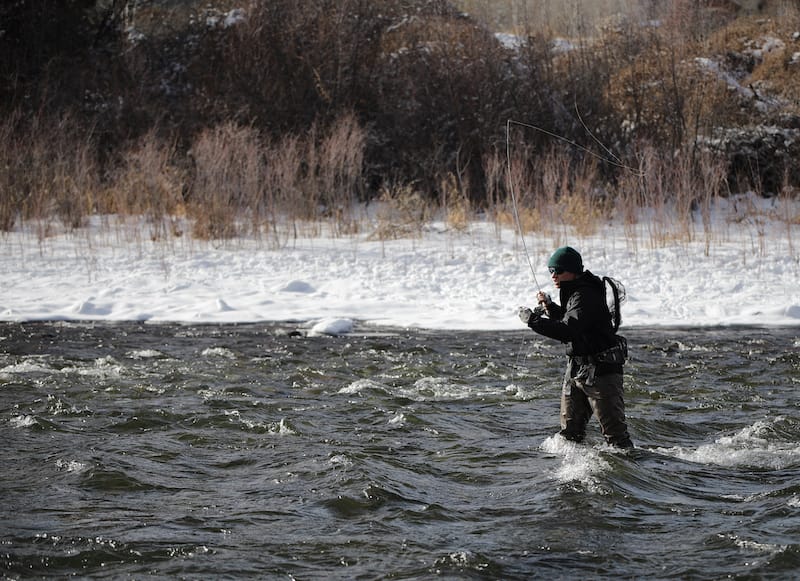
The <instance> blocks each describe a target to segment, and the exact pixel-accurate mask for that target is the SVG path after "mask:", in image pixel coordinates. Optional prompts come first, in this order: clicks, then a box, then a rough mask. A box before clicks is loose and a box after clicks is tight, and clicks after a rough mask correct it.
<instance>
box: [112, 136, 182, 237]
mask: <svg viewBox="0 0 800 581" xmlns="http://www.w3.org/2000/svg"><path fill="white" fill-rule="evenodd" d="M176 155H177V151H176V146H175V144H174V143H164V142H162V141H161V140H160V139H159V138H158V137H157V135H156V132H155V131H154V130H153V131H150V132H149V133H148V134H147V135H145V136H144V137H142V138H141V139H140V140H139V141H138V143H137V144H136V145H135V146H133V147H131V149H130V150H129V151H128V152H127V154H126V155H125V156H124V158H123V163H122V165H121V166H120V167H119V168H118V170H117V172H116V175H115V176H114V180H113V184H112V185H111V186H110V188H109V189H110V194H109V198H110V199H109V200H108V202H107V207H108V209H109V210H110V211H113V212H115V213H118V214H121V215H129V216H145V217H147V220H148V223H149V225H150V229H151V233H150V235H151V238H152V239H153V240H156V239H161V238H163V237H165V236H166V235H168V234H171V235H173V236H178V235H180V234H181V231H180V229H179V227H178V226H177V222H176V220H175V218H177V217H179V216H182V215H183V214H184V213H185V208H184V204H183V195H182V190H183V187H184V184H185V181H186V176H185V175H184V172H183V171H181V170H180V169H179V168H178V167H177V165H176V163H175V161H176V159H175V158H176ZM165 219H166V223H165Z"/></svg>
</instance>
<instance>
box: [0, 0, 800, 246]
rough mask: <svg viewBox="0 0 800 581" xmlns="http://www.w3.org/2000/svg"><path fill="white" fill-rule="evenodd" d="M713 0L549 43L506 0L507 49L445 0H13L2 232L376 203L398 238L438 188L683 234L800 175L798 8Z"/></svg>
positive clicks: (237, 225) (442, 195)
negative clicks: (756, 10) (563, 45)
mask: <svg viewBox="0 0 800 581" xmlns="http://www.w3.org/2000/svg"><path fill="white" fill-rule="evenodd" d="M569 4H570V6H572V5H573V3H569ZM578 4H579V3H576V4H575V6H578ZM622 4H625V5H626V6H632V5H634V4H635V2H634V1H633V0H627V2H622ZM717 4H719V3H714V2H697V1H688V0H678V1H675V2H669V3H664V4H663V6H661V5H660V4H658V3H649V4H648V5H649V6H650V7H651V8H650V11H651V12H649V13H647V14H645V16H647V17H648V18H647V20H642V14H639V13H636V14H633V13H631V14H628V16H627V17H620V18H615V19H607V18H606V19H603V20H602V21H594V20H591V19H590V18H589V14H588V12H586V13H584V12H581V13H580V14H578V15H577V16H578V17H579V18H578V20H577V21H576V22H578V23H579V24H580V26H578V27H577V29H576V30H572V31H570V32H571V34H572V36H571V37H570V38H569V39H568V41H569V42H570V43H571V47H570V48H569V49H568V50H556V49H555V44H554V40H555V37H556V33H555V32H554V29H548V27H547V26H542V21H541V18H539V19H538V20H534V18H533V15H532V14H531V13H527V14H526V12H525V10H524V7H522V8H521V7H520V5H515V6H510V5H509V6H505V5H503V6H501V5H499V4H498V13H497V14H498V15H499V14H500V12H499V10H500V9H501V8H505V9H506V11H505V12H503V13H502V14H503V16H504V17H506V16H509V17H510V16H512V15H513V17H514V19H515V21H514V27H513V30H514V31H515V32H516V33H517V37H516V38H517V41H518V42H519V45H518V46H517V47H515V48H510V47H507V46H504V45H503V44H502V43H501V42H499V41H498V39H497V38H496V37H495V35H494V34H493V31H492V30H491V29H490V28H489V27H488V26H487V25H486V23H485V21H481V20H478V19H476V18H474V17H472V16H469V15H466V14H463V13H461V12H460V11H459V10H458V9H457V8H456V5H455V3H451V2H448V1H446V0H435V1H424V0H403V1H401V2H395V1H389V0H377V1H370V2H365V1H363V0H344V1H342V2H336V3H330V2H326V1H324V0H313V1H309V2H303V3H300V4H298V3H296V2H293V1H290V0H270V1H266V2H259V3H254V4H252V5H250V6H248V7H247V8H246V9H244V10H234V8H236V3H234V2H224V1H218V2H216V3H215V6H214V7H213V8H210V7H208V6H207V5H206V4H205V3H199V2H197V3H192V2H181V3H177V4H176V3H171V2H167V1H166V0H162V1H151V2H140V3H107V2H96V1H93V0H81V1H76V2H67V3H62V2H57V1H56V0H48V1H44V2H38V1H37V2H34V1H33V0H20V1H18V2H14V3H11V4H9V5H8V6H5V7H3V8H0V17H2V19H0V22H3V23H4V25H3V26H5V29H4V30H3V33H2V34H0V51H2V52H3V54H5V55H8V56H9V57H10V58H6V59H4V60H3V62H2V63H0V78H2V84H1V85H0V111H2V113H3V120H2V121H1V122H0V230H5V231H7V230H10V229H12V228H14V227H15V225H16V224H18V223H20V221H24V220H31V219H41V220H42V221H43V222H44V223H47V222H48V221H49V220H52V219H58V220H59V221H60V222H61V223H63V224H64V225H66V226H67V227H70V228H80V227H81V226H82V225H83V224H84V223H85V221H86V218H87V217H88V216H90V215H92V214H103V213H116V214H120V215H136V216H145V217H146V218H147V223H148V224H150V229H151V231H150V236H151V237H152V238H164V237H167V236H177V235H180V234H181V233H182V232H183V229H182V228H181V227H180V226H178V224H177V220H178V219H179V218H188V219H189V220H190V221H191V233H192V235H193V236H195V237H199V238H204V239H217V238H223V239H224V238H231V237H237V236H242V235H247V236H256V237H265V238H266V239H268V240H269V241H270V242H271V243H273V244H275V245H282V244H284V243H285V242H286V240H287V239H288V238H287V237H288V236H291V235H297V232H298V231H299V225H301V224H303V223H309V222H313V221H319V220H325V221H328V223H330V224H331V225H332V228H333V231H334V232H335V233H336V234H339V235H346V234H350V233H353V232H356V231H358V230H359V229H361V228H363V227H364V226H363V223H362V220H361V217H360V216H359V214H358V212H357V210H356V204H357V203H358V202H368V201H376V202H378V201H382V203H383V205H382V208H383V209H382V210H381V211H380V212H379V214H378V216H377V223H376V224H375V225H374V228H375V235H376V236H378V237H380V238H389V237H393V236H397V235H408V233H410V232H413V231H414V229H415V228H416V226H413V223H414V221H419V220H425V219H430V218H431V217H432V216H434V215H436V211H435V210H436V209H438V211H441V212H443V216H444V221H445V222H446V223H447V224H448V225H449V226H450V227H451V228H454V229H463V228H465V227H466V224H467V223H468V221H469V217H470V216H471V215H473V214H474V212H476V211H485V212H487V213H488V215H490V216H492V217H493V218H494V219H495V220H496V221H497V223H498V224H499V223H504V222H509V221H510V220H511V219H512V218H514V220H516V218H515V217H514V216H513V214H514V212H513V211H512V210H514V208H512V204H511V202H512V200H511V198H510V196H509V194H510V193H512V190H513V191H514V192H516V201H517V202H518V203H517V208H516V210H517V211H518V215H519V219H520V222H521V223H522V226H523V228H525V229H536V230H541V229H547V228H555V229H558V228H559V227H560V226H568V227H570V228H573V229H574V230H575V231H577V232H580V233H584V234H588V233H591V232H592V231H594V230H596V229H597V228H598V227H599V225H601V224H602V222H603V221H604V220H607V219H609V218H610V217H613V216H614V215H615V214H616V215H621V216H623V217H624V219H625V221H626V222H633V221H634V220H635V216H636V214H637V212H636V209H637V208H642V207H649V208H652V209H653V210H654V213H655V215H656V216H658V215H659V212H661V211H662V209H665V208H669V209H670V211H672V212H675V213H677V216H678V217H679V218H680V219H682V220H684V221H685V224H686V227H685V231H684V232H683V233H682V235H683V236H685V237H691V236H693V231H692V225H691V224H692V217H696V216H700V217H701V218H702V219H703V220H705V215H704V214H703V212H705V211H706V210H707V208H708V204H709V199H711V198H713V197H715V196H720V195H727V194H728V193H730V192H736V191H744V190H748V189H750V190H754V191H757V192H759V193H762V194H763V195H778V194H780V195H782V196H784V197H786V196H790V197H791V196H796V192H797V191H798V188H800V167H798V165H797V163H796V159H798V158H799V157H800V57H798V56H797V55H798V53H800V38H799V37H798V36H800V32H798V31H800V9H799V8H797V7H796V6H794V5H792V4H791V3H786V4H779V5H775V4H773V7H774V6H777V8H773V12H772V13H770V14H766V15H764V14H762V15H749V14H743V13H736V12H735V11H734V10H732V9H731V7H730V6H728V7H727V8H725V9H724V10H722V9H720V8H719V7H718V6H717ZM659 6H660V7H659ZM793 6H794V7H793ZM775 10H778V11H779V12H775ZM537 14H538V13H537ZM534 23H535V24H536V26H534V25H533V24H534ZM509 119H513V120H519V121H522V122H524V124H518V125H514V126H512V127H511V131H509V132H508V133H507V132H506V128H507V127H508V125H507V122H508V120H509ZM665 220H666V218H665ZM654 228H658V221H656V224H655V226H654ZM670 232H671V233H670V234H669V235H670V236H671V235H674V229H670ZM661 236H662V235H661V234H660V233H658V232H655V233H654V237H655V238H659V237H661ZM663 236H667V234H664V235H663Z"/></svg>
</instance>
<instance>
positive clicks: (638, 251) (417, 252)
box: [0, 201, 800, 333]
mask: <svg viewBox="0 0 800 581" xmlns="http://www.w3.org/2000/svg"><path fill="white" fill-rule="evenodd" d="M764 204H767V205H769V204H772V209H771V210H769V212H772V213H773V214H775V213H776V212H775V202H768V201H767V202H764ZM767 210H768V208H767ZM767 210H765V211H764V212H763V213H757V214H754V215H748V216H745V217H739V218H738V219H736V220H733V219H732V217H733V213H732V212H733V209H732V206H730V205H727V206H726V207H723V208H722V209H720V210H719V217H718V218H717V225H716V226H715V227H714V232H713V233H712V234H710V235H708V236H707V235H706V234H705V233H704V231H703V229H702V226H697V227H696V229H695V234H694V236H695V240H694V241H692V242H686V241H676V242H669V241H666V242H663V241H662V243H659V244H658V245H656V244H654V243H653V241H654V239H655V238H654V236H653V234H652V230H653V225H652V223H650V225H648V223H647V222H643V223H641V224H639V225H638V226H637V227H636V231H637V233H635V234H634V233H632V232H631V229H630V228H628V229H626V228H625V227H623V226H622V225H609V226H607V227H603V228H602V229H601V231H599V232H597V233H596V234H594V235H592V236H570V235H569V234H567V233H565V232H562V233H561V234H559V235H554V234H552V233H551V234H549V235H547V236H542V235H528V236H526V238H525V245H524V246H523V245H522V243H521V239H520V237H519V235H518V234H517V233H516V232H515V231H514V230H513V229H503V230H499V231H498V230H497V229H496V227H495V226H494V224H488V223H479V222H476V223H473V224H471V225H470V227H469V228H468V229H467V230H466V231H453V230H448V229H447V227H446V226H445V225H444V224H443V223H433V224H431V225H430V226H429V227H428V228H427V229H426V231H425V232H424V233H423V234H422V236H421V237H419V238H405V239H400V240H391V241H379V240H371V239H370V237H369V236H368V234H369V232H368V231H366V230H367V229H365V232H364V233H363V234H360V235H357V236H352V237H340V238H336V237H325V236H318V237H313V238H303V237H301V238H298V239H296V240H290V241H289V243H288V245H286V246H285V247H283V248H280V249H272V248H270V245H269V244H268V243H267V242H265V241H263V240H262V241H256V240H237V241H234V242H228V243H219V242H203V241H197V240H191V239H190V238H189V237H188V236H183V237H181V238H173V239H170V240H168V241H160V242H159V241H156V242H153V241H151V240H149V238H147V235H146V231H147V230H146V228H147V227H146V226H141V225H137V226H135V227H134V229H133V230H126V227H124V226H120V225H113V226H108V225H107V222H106V221H104V220H100V219H96V220H95V222H94V223H93V225H91V226H90V227H88V228H86V229H84V230H79V231H77V232H73V233H61V234H56V235H51V236H47V237H42V236H40V235H37V233H36V231H35V230H33V229H32V227H28V228H23V229H21V230H19V231H16V232H12V233H10V234H5V235H3V236H2V238H0V244H2V246H3V252H2V255H0V264H2V270H3V273H4V275H3V283H2V289H0V319H2V320H5V321H29V320H43V319H50V320H107V321H122V320H136V321H154V322H155V321H173V322H191V323H207V322H208V323H232V322H259V321H295V322H296V323H297V326H298V328H302V329H306V330H308V331H309V332H321V333H346V332H349V331H351V330H352V329H353V328H354V327H356V326H361V327H363V326H368V325H381V326H383V325H387V326H395V327H416V328H427V329H453V330H456V329H462V330H463V329H474V330H514V329H520V328H522V326H521V323H520V322H519V320H518V319H517V315H516V310H517V307H518V306H520V305H525V304H527V305H531V304H532V303H533V296H534V294H535V292H536V290H537V288H538V285H541V288H542V289H543V290H545V291H546V292H551V293H552V294H553V295H554V296H557V294H556V293H555V292H554V289H553V287H552V284H551V282H550V278H549V275H548V273H547V269H546V264H547V258H548V256H549V254H550V253H551V252H552V251H553V250H554V249H555V248H556V247H558V246H560V245H564V244H569V245H571V246H574V247H575V248H576V249H578V250H579V251H580V252H581V254H582V255H583V258H584V264H585V265H586V267H587V268H588V269H589V270H591V271H592V272H594V273H595V274H599V275H610V276H613V277H615V278H617V279H619V280H621V281H622V282H623V283H624V285H625V287H626V289H627V295H628V300H627V304H626V305H625V307H624V308H623V325H624V326H628V327H630V326H663V325H676V326H710V325H738V324H744V325H800V284H798V283H799V282H800V225H798V224H790V223H789V222H788V221H786V220H784V221H781V220H773V219H770V218H768V216H767V215H768V212H767ZM751 211H752V208H751ZM791 211H796V207H795V209H794V210H791ZM777 214H780V212H777ZM104 224H106V225H104ZM660 238H665V237H664V236H661V237H660ZM666 238H667V239H668V238H669V236H666ZM525 249H527V251H528V254H526V252H525ZM528 255H529V256H530V259H531V264H532V265H533V271H532V269H531V267H530V266H529V263H528V258H527V256H528ZM534 275H535V278H534Z"/></svg>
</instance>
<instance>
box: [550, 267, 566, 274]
mask: <svg viewBox="0 0 800 581" xmlns="http://www.w3.org/2000/svg"><path fill="white" fill-rule="evenodd" d="M547 270H549V271H550V274H564V269H563V268H558V267H557V266H548V267H547Z"/></svg>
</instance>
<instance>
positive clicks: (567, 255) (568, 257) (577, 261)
mask: <svg viewBox="0 0 800 581" xmlns="http://www.w3.org/2000/svg"><path fill="white" fill-rule="evenodd" d="M547 266H548V267H549V268H560V269H562V270H566V271H567V272H574V273H575V274H580V273H582V272H583V259H582V258H581V255H580V254H578V251H577V250H575V249H574V248H572V247H571V246H562V247H561V248H559V249H558V250H556V251H555V252H553V255H552V256H551V257H550V260H549V261H548V262H547Z"/></svg>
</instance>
